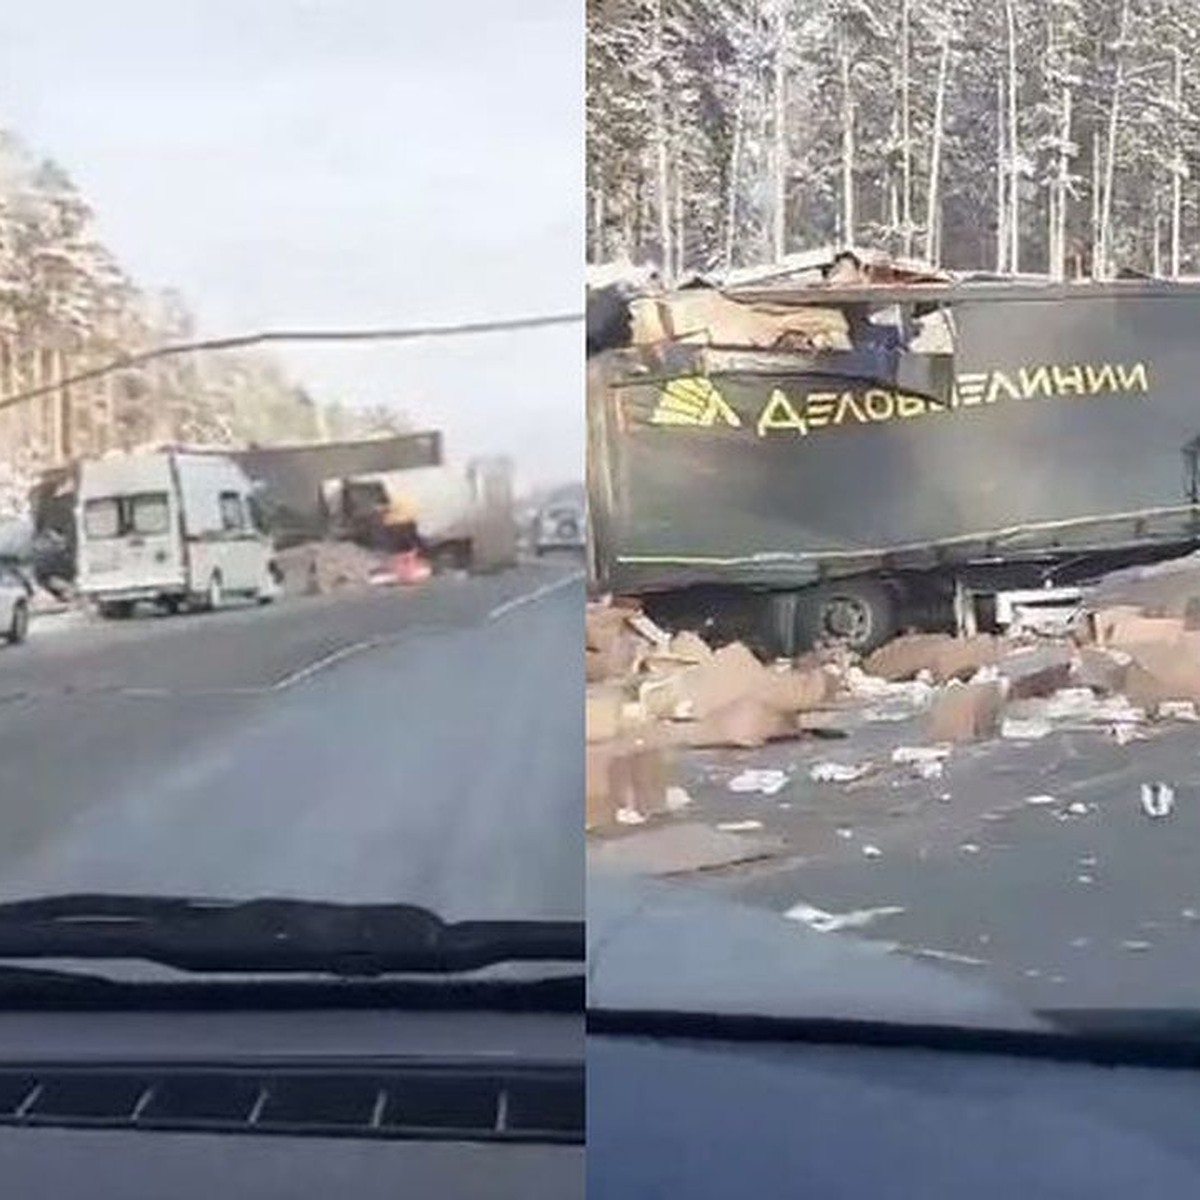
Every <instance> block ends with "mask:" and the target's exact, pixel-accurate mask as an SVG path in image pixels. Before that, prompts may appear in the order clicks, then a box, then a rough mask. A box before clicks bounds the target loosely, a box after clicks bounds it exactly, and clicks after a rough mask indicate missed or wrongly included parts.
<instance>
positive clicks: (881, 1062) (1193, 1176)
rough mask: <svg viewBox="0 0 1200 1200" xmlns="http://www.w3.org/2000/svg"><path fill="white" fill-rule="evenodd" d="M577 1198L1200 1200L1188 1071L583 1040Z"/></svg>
mask: <svg viewBox="0 0 1200 1200" xmlns="http://www.w3.org/2000/svg"><path fill="white" fill-rule="evenodd" d="M587 1087H588V1116H589V1120H588V1156H587V1159H588V1165H587V1170H588V1181H587V1194H588V1197H589V1200H610V1198H611V1200H617V1198H622V1200H625V1198H631V1197H639V1198H644V1200H652V1198H658V1197H662V1198H664V1200H666V1198H667V1197H672V1198H677V1197H681V1196H684V1197H687V1198H688V1200H708V1198H709V1197H711V1198H713V1200H717V1198H718V1197H719V1198H721V1200H724V1198H726V1197H730V1196H753V1197H763V1198H764V1200H765V1198H769V1197H776V1196H778V1197H789V1198H790V1197H800V1196H803V1197H806V1198H811V1200H851V1198H854V1200H859V1198H863V1200H866V1198H870V1200H875V1198H880V1197H900V1196H914V1197H917V1196H919V1197H925V1198H928V1200H936V1198H940V1197H953V1198H956V1200H957V1198H958V1197H963V1196H970V1197H972V1200H992V1198H993V1197H994V1198H995V1200H1011V1198H1012V1197H1014V1196H1018V1197H1020V1198H1021V1200H1064V1198H1075V1197H1079V1198H1080V1200H1083V1198H1085V1197H1086V1198H1087V1200H1106V1198H1108V1197H1112V1198H1113V1200H1116V1198H1118V1197H1120V1198H1121V1200H1128V1198H1129V1197H1131V1196H1135V1195H1147V1196H1196V1195H1200V1071H1196V1070H1182V1069H1147V1068H1141V1067H1128V1066H1097V1065H1093V1064H1090V1063H1085V1062H1062V1061H1048V1060H1046V1059H1044V1058H1042V1059H1022V1058H1017V1057H1011V1056H1001V1055H998V1054H997V1055H992V1054H979V1053H972V1054H954V1053H948V1052H946V1051H943V1050H924V1049H913V1048H900V1047H865V1046H849V1045H819V1044H807V1043H806V1044H802V1045H801V1044H781V1043H771V1042H754V1043H747V1042H721V1041H708V1040H704V1041H701V1040H678V1041H676V1040H661V1039H653V1038H648V1037H647V1038H639V1037H626V1036H592V1037H589V1039H588V1079H587Z"/></svg>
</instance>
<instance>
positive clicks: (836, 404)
mask: <svg viewBox="0 0 1200 1200" xmlns="http://www.w3.org/2000/svg"><path fill="white" fill-rule="evenodd" d="M1149 391H1150V372H1149V369H1148V367H1147V365H1146V364H1145V363H1144V362H1138V363H1132V364H1126V363H1082V364H1068V365H1062V364H1055V365H1046V366H1031V367H1020V368H1018V369H1016V370H1009V371H1000V370H992V371H978V372H963V373H960V374H959V375H958V376H957V377H956V379H955V381H954V388H953V391H952V393H951V395H950V397H949V399H948V402H938V401H936V400H932V399H929V398H928V397H924V396H915V395H910V394H908V393H905V392H896V391H890V390H888V389H886V388H868V389H866V390H865V391H864V390H861V389H845V390H838V391H832V390H820V391H816V390H814V391H805V392H799V391H790V390H789V391H785V390H784V389H783V388H780V387H776V388H773V389H772V391H771V393H770V395H769V396H768V397H767V399H766V400H765V401H758V402H756V403H755V405H754V411H753V412H752V413H747V414H746V423H747V424H748V425H749V426H750V427H751V428H753V429H754V431H755V432H756V433H757V435H758V436H759V437H760V438H765V437H770V436H772V435H775V436H778V435H780V434H784V435H787V434H791V435H792V436H796V435H799V436H800V437H807V436H808V435H809V434H811V433H815V432H817V431H819V430H822V429H836V428H839V427H842V426H847V425H849V426H854V425H881V424H889V423H891V422H893V421H903V420H910V419H912V418H914V417H926V416H932V415H935V414H938V413H946V412H957V411H960V410H964V409H971V408H984V407H990V406H992V405H995V404H997V403H1001V404H1003V403H1006V402H1008V403H1011V402H1014V401H1015V402H1025V403H1030V402H1036V401H1038V400H1070V399H1073V398H1081V399H1087V398H1090V397H1095V396H1105V395H1107V396H1140V395H1146V394H1148V393H1149ZM649 423H650V424H651V425H671V426H687V427H690V428H693V429H711V428H713V427H714V426H718V427H719V426H724V427H728V428H731V429H740V428H742V426H743V420H742V417H741V415H739V413H738V412H737V411H736V410H735V409H734V408H733V406H732V405H731V404H730V403H729V401H727V400H726V399H725V397H724V396H723V395H722V394H721V391H720V389H719V388H718V387H717V385H716V384H715V383H714V382H713V381H712V380H711V379H706V378H703V377H693V378H687V379H675V380H672V381H671V382H670V383H668V384H667V385H666V386H665V387H664V388H663V389H662V391H661V392H660V393H659V397H658V402H657V404H656V405H655V408H654V411H653V412H652V413H651V414H650V417H649Z"/></svg>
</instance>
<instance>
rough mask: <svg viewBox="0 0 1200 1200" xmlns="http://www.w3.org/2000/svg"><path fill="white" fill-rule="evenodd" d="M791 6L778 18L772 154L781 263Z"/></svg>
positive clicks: (774, 246) (775, 240)
mask: <svg viewBox="0 0 1200 1200" xmlns="http://www.w3.org/2000/svg"><path fill="white" fill-rule="evenodd" d="M786 13H787V5H785V4H779V5H778V6H777V8H776V20H775V54H774V60H773V68H774V87H773V89H772V92H773V100H774V104H775V119H774V122H773V128H772V134H773V142H774V148H773V153H772V156H771V162H772V166H773V168H774V179H773V181H772V183H773V188H772V192H773V200H772V212H771V217H772V227H771V253H772V256H773V258H774V260H775V262H780V261H781V260H782V259H783V256H784V254H785V253H787V176H788V148H787V63H786V60H785V55H786V53H787V37H786V33H787V25H786Z"/></svg>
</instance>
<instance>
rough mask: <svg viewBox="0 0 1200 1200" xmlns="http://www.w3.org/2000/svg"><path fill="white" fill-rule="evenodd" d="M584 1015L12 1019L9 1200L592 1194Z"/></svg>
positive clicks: (4, 1164) (8, 1022)
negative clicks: (587, 1179)
mask: <svg viewBox="0 0 1200 1200" xmlns="http://www.w3.org/2000/svg"><path fill="white" fill-rule="evenodd" d="M583 1119H584V1094H583V1017H582V1014H555V1013H530V1012H523V1013H491V1012H478V1011H467V1012H463V1011H453V1012H436V1011H434V1012H415V1013H414V1012H398V1011H379V1010H356V1009H351V1010H337V1009H327V1010H321V1011H282V1012H281V1011H264V1012H256V1011H222V1012H203V1011H194V1012H187V1011H184V1012H178V1011H177V1012H162V1013H159V1012H153V1011H151V1012H145V1011H142V1012H120V1011H117V1012H93V1011H81V1012H71V1011H62V1012H41V1013H39V1012H20V1013H12V1012H7V1013H0V1176H2V1177H3V1179H4V1191H5V1193H6V1194H11V1195H14V1196H18V1195H19V1196H22V1197H25V1198H26V1200H32V1198H35V1197H46V1198H47V1200H50V1198H53V1200H70V1198H72V1197H76V1196H78V1197H85V1196H86V1197H91V1198H93V1200H96V1198H99V1200H103V1198H106V1197H110V1196H111V1197H120V1198H121V1200H138V1198H141V1197H145V1198H146V1200H151V1198H153V1200H161V1198H162V1197H165V1196H169V1197H171V1198H172V1200H189V1198H191V1197H197V1198H198V1197H202V1196H203V1197H207V1198H211V1197H212V1196H213V1195H215V1194H217V1193H218V1191H220V1192H222V1193H224V1194H227V1195H229V1196H231V1197H238V1198H239V1200H241V1198H242V1197H246V1198H258V1197H264V1198H265V1197H272V1198H274V1197H278V1198H279V1200H284V1198H287V1200H303V1198H305V1197H314V1198H315V1197H323V1198H327V1197H330V1196H337V1195H339V1194H345V1195H346V1196H347V1197H351V1196H352V1197H354V1200H373V1198H375V1197H385V1196H386V1197H389V1198H394V1197H395V1196H397V1195H401V1194H404V1195H412V1196H425V1195H428V1196H447V1197H450V1196H453V1197H463V1198H464V1200H471V1198H475V1197H478V1198H480V1200H501V1198H505V1200H507V1198H509V1197H512V1198H513V1200H517V1198H520V1200H527V1198H528V1197H530V1196H555V1197H564V1198H566V1200H569V1198H571V1197H582V1196H583V1193H584V1146H583V1144H582V1134H583Z"/></svg>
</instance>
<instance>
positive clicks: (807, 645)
mask: <svg viewBox="0 0 1200 1200" xmlns="http://www.w3.org/2000/svg"><path fill="white" fill-rule="evenodd" d="M783 599H785V598H783V597H781V598H780V600H783ZM786 600H787V601H788V603H786V604H778V603H777V615H776V620H775V622H774V624H775V627H776V632H777V635H778V636H779V640H780V641H781V642H782V645H781V649H782V650H783V652H784V653H785V654H789V655H791V654H796V653H799V652H800V651H803V650H811V649H812V648H813V647H814V646H818V645H824V644H829V643H834V644H838V645H842V646H846V647H848V648H849V649H851V650H855V651H857V652H858V653H860V654H866V653H869V652H870V651H871V650H874V649H875V648H876V647H877V646H882V645H883V643H884V642H886V641H888V640H889V639H890V638H892V637H894V636H895V634H896V630H897V603H896V597H895V595H894V593H893V592H892V591H891V589H890V588H888V587H886V586H885V585H884V584H882V583H879V582H877V581H875V580H868V579H847V580H844V581H842V582H839V583H828V584H825V583H823V584H817V585H816V586H814V587H811V588H805V589H804V591H801V592H794V593H790V594H789V595H788V596H787V597H786ZM789 634H790V638H789V637H788V635H789ZM789 642H790V644H789Z"/></svg>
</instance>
